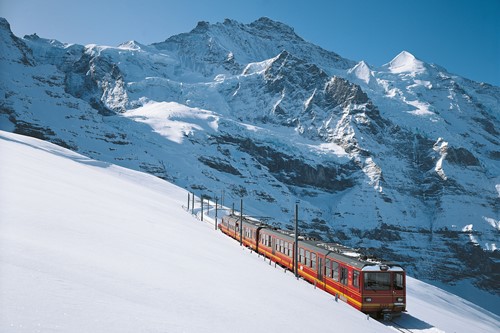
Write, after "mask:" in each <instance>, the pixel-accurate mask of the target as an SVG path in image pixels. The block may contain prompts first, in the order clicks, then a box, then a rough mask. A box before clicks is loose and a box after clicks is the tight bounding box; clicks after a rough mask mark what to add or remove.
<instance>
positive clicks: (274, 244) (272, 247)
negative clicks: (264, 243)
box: [271, 237, 276, 255]
mask: <svg viewBox="0 0 500 333" xmlns="http://www.w3.org/2000/svg"><path fill="white" fill-rule="evenodd" d="M271 251H272V253H273V255H275V254H276V238H274V237H271Z"/></svg>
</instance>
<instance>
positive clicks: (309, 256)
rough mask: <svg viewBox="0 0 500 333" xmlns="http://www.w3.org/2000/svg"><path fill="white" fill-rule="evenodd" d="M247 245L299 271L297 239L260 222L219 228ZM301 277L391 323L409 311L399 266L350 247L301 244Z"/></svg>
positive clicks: (236, 221) (227, 219)
mask: <svg viewBox="0 0 500 333" xmlns="http://www.w3.org/2000/svg"><path fill="white" fill-rule="evenodd" d="M240 224H242V226H243V230H242V231H241V234H242V236H243V237H242V239H241V242H242V244H243V245H245V246H247V247H249V248H251V249H253V250H254V251H256V252H258V253H260V254H262V255H264V256H266V257H268V258H270V259H271V260H272V261H274V262H276V263H277V264H279V265H281V266H283V267H285V268H287V269H289V270H291V271H293V270H294V245H295V238H294V235H293V234H291V233H290V232H288V231H283V230H277V229H275V228H273V227H271V226H268V225H266V224H264V223H261V222H259V221H257V220H253V219H249V218H245V217H244V218H243V221H241V217H239V216H235V215H227V216H224V217H223V218H222V222H221V224H220V225H219V228H220V230H221V231H222V232H224V233H225V234H227V235H229V236H230V237H232V238H234V239H236V240H238V241H240ZM297 268H298V269H297V272H298V274H299V275H300V276H301V277H303V278H304V279H305V280H306V281H308V282H310V283H312V284H314V285H315V286H316V287H318V288H320V289H323V290H325V291H326V292H328V293H330V294H332V295H334V296H335V298H336V299H338V298H339V299H341V300H343V301H345V302H347V303H348V304H350V305H352V306H353V307H355V308H356V309H358V310H360V311H362V312H364V313H368V314H371V315H374V316H379V315H383V316H384V318H386V319H387V318H390V317H391V316H393V315H399V314H401V312H403V311H405V310H406V275H405V271H404V269H403V268H402V267H400V266H399V265H396V264H393V263H389V262H384V261H379V260H373V259H369V258H367V257H366V256H363V255H362V254H360V253H359V252H357V251H356V250H354V249H351V248H349V247H346V246H343V245H340V244H334V243H324V242H319V241H314V240H306V239H304V238H299V243H298V266H297Z"/></svg>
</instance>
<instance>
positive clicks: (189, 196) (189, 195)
mask: <svg viewBox="0 0 500 333" xmlns="http://www.w3.org/2000/svg"><path fill="white" fill-rule="evenodd" d="M190 201H191V193H189V192H188V208H187V211H188V212H189V204H190Z"/></svg>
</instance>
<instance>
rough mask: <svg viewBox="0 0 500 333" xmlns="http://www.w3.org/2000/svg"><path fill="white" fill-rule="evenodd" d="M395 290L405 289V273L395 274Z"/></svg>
mask: <svg viewBox="0 0 500 333" xmlns="http://www.w3.org/2000/svg"><path fill="white" fill-rule="evenodd" d="M394 289H395V290H403V289H404V278H403V273H394Z"/></svg>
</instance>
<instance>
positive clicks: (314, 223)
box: [0, 18, 500, 313]
mask: <svg viewBox="0 0 500 333" xmlns="http://www.w3.org/2000/svg"><path fill="white" fill-rule="evenodd" d="M0 43H1V45H0V69H1V71H2V80H1V82H0V84H1V85H0V93H1V96H2V99H1V100H0V128H1V129H3V130H7V131H11V132H15V133H20V134H25V135H30V136H34V137H37V138H41V139H44V140H48V141H51V142H53V143H56V144H58V145H61V146H63V147H66V148H70V149H72V150H74V151H77V152H79V153H81V154H84V155H87V156H89V157H92V158H94V159H97V160H101V161H105V162H111V163H115V164H118V165H121V166H125V167H128V168H132V169H136V170H141V171H147V172H149V173H151V174H153V175H156V176H158V177H161V178H163V179H166V180H168V181H171V182H173V183H175V184H177V185H179V186H181V187H184V188H186V189H188V190H190V191H194V192H196V194H197V195H202V194H203V195H205V196H210V197H212V198H215V197H219V198H221V197H223V200H224V203H225V204H226V205H228V206H230V205H231V204H232V203H233V202H234V203H236V205H237V206H238V205H239V199H240V198H243V199H244V202H245V205H244V206H245V212H246V213H247V214H250V215H253V216H265V217H266V218H267V219H269V221H270V222H271V223H275V224H279V225H280V226H281V227H287V226H289V225H290V224H291V222H292V220H293V217H294V216H293V215H294V214H293V207H294V205H295V202H296V201H297V200H299V201H300V219H301V224H300V227H301V230H302V232H303V233H307V234H309V235H315V236H317V237H322V238H325V239H330V240H336V241H341V242H343V243H346V244H348V245H351V246H355V247H362V248H365V249H366V250H367V251H368V252H373V253H374V254H376V255H380V256H383V257H385V258H388V259H392V260H396V261H398V262H400V263H401V264H402V265H404V266H405V267H406V269H407V270H408V271H409V274H411V275H413V276H416V277H418V278H420V279H423V280H427V281H434V283H436V284H440V283H441V284H442V285H443V286H445V287H446V288H447V289H449V290H452V291H453V292H456V293H458V294H460V295H462V296H464V297H467V298H468V299H470V300H473V301H475V302H477V303H478V304H482V305H484V306H487V304H494V302H493V303H492V302H491V300H498V295H499V294H500V285H499V283H498V281H500V279H499V277H500V274H499V264H498V260H499V251H498V250H497V244H498V241H499V233H500V222H499V210H500V199H499V198H500V172H499V167H498V165H499V164H498V160H499V159H500V149H499V141H498V136H499V135H498V134H499V132H500V129H499V128H500V119H499V118H500V116H499V112H498V111H499V110H500V108H499V106H500V88H499V87H495V86H491V85H488V84H482V83H477V82H473V81H470V80H467V79H465V78H462V77H460V76H457V75H454V74H451V73H448V72H447V71H446V70H445V69H444V68H442V67H439V66H437V65H433V64H427V63H425V62H423V61H421V60H419V59H418V58H417V57H415V56H414V55H412V54H410V53H408V52H405V51H403V52H401V53H400V54H399V55H397V56H396V57H395V58H394V59H393V60H391V61H389V62H388V63H387V64H386V65H384V66H381V67H374V66H370V65H369V64H367V63H365V62H363V61H361V62H359V63H356V62H354V61H351V60H348V59H344V58H342V57H341V56H339V55H337V54H335V53H333V52H330V51H327V50H324V49H322V48H320V47H318V46H316V45H313V44H311V43H308V42H307V41H304V40H303V39H302V38H300V37H299V36H297V35H296V34H295V33H294V31H293V29H292V28H290V27H288V26H286V25H284V24H282V23H279V22H274V21H272V20H270V19H267V18H261V19H259V20H257V21H255V22H253V23H250V24H241V23H238V22H235V21H232V20H225V21H224V22H223V23H217V24H209V23H207V22H200V23H199V24H198V25H197V26H196V27H195V28H194V29H193V30H192V31H190V32H189V33H184V34H180V35H177V36H172V37H170V38H168V39H167V40H165V41H163V42H159V43H155V44H152V45H142V44H140V43H139V42H136V41H130V42H126V43H123V44H121V45H119V46H117V47H109V46H99V45H87V46H82V45H75V44H66V43H61V42H59V41H55V40H49V39H44V38H40V37H38V36H37V35H31V36H25V37H24V38H19V37H17V36H14V35H13V34H12V32H11V30H10V26H9V24H8V22H7V21H6V20H4V19H2V20H0ZM236 208H238V207H236ZM468 285H472V286H473V288H472V289H471V288H466V287H465V286H468ZM482 290H486V291H487V292H484V291H482ZM489 309H490V310H492V311H497V313H498V308H496V309H495V308H489Z"/></svg>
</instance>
